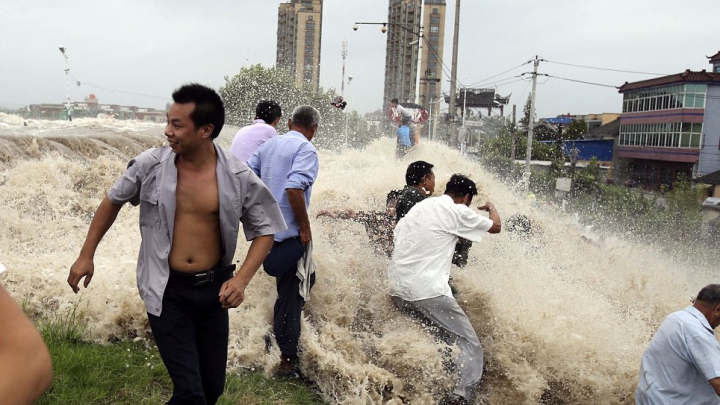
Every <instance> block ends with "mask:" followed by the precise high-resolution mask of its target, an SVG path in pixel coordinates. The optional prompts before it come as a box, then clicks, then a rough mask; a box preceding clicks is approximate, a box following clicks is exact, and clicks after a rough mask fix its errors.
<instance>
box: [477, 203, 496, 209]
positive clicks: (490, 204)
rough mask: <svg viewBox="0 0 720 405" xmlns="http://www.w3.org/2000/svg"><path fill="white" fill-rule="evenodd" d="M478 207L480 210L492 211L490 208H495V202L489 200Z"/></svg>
mask: <svg viewBox="0 0 720 405" xmlns="http://www.w3.org/2000/svg"><path fill="white" fill-rule="evenodd" d="M477 209H479V210H480V211H487V212H490V210H493V209H495V204H493V203H491V202H490V201H488V202H486V203H485V205H481V206H479V207H477Z"/></svg>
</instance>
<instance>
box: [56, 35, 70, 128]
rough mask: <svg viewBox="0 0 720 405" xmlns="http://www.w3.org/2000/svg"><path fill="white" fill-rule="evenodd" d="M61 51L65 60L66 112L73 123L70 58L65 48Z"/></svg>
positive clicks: (61, 48)
mask: <svg viewBox="0 0 720 405" xmlns="http://www.w3.org/2000/svg"><path fill="white" fill-rule="evenodd" d="M59 49H60V52H61V53H62V56H63V58H65V93H66V95H67V99H66V101H65V111H67V116H68V120H70V121H72V118H71V117H70V85H69V84H68V74H70V68H69V67H68V57H67V54H66V53H65V47H63V46H61V47H60V48H59Z"/></svg>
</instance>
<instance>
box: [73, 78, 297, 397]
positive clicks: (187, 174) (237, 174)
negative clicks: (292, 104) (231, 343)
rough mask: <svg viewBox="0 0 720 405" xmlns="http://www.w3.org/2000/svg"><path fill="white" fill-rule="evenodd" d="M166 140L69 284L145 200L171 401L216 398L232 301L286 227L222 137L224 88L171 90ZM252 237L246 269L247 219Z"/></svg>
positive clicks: (126, 179) (147, 156)
mask: <svg viewBox="0 0 720 405" xmlns="http://www.w3.org/2000/svg"><path fill="white" fill-rule="evenodd" d="M173 101H174V103H173V104H172V106H171V107H170V109H169V110H168V112H167V126H166V127H165V137H166V139H167V143H168V144H167V145H166V146H163V147H159V148H154V149H150V150H147V151H145V152H143V153H141V154H140V155H138V156H136V157H135V158H133V159H132V160H131V161H130V162H129V163H128V166H127V169H126V170H125V172H124V173H123V175H122V176H121V177H120V178H119V179H118V180H117V181H116V182H115V184H114V185H113V186H112V187H111V188H110V191H108V194H107V196H106V197H105V198H104V199H103V201H102V202H101V203H100V206H99V207H98V209H97V211H96V212H95V216H94V217H93V220H92V222H91V224H90V230H89V231H88V235H87V238H86V239H85V243H84V244H83V247H82V249H81V251H80V255H79V257H78V259H77V260H76V261H75V263H74V264H73V265H72V267H71V268H70V274H69V276H68V279H67V282H68V284H69V285H70V287H71V288H72V290H73V291H74V292H75V293H77V292H78V291H79V289H80V288H79V287H78V283H79V282H80V280H81V279H83V278H84V279H85V281H84V285H85V287H86V288H87V286H88V285H89V284H90V280H92V277H93V273H94V267H95V266H94V263H93V257H94V255H95V251H96V250H97V247H98V245H99V244H100V241H101V240H102V238H103V236H104V235H105V233H106V232H107V231H108V230H109V229H110V227H111V226H112V224H113V223H114V222H115V218H116V217H117V215H118V212H119V211H120V208H121V207H122V206H123V205H124V204H125V203H127V202H129V203H130V204H132V205H135V206H137V205H140V214H139V216H140V234H141V236H142V242H141V244H140V253H139V256H138V262H137V283H138V289H139V290H140V296H141V298H142V300H143V302H144V303H145V308H146V310H147V314H148V319H149V323H150V329H151V330H152V333H153V337H154V338H155V343H156V344H157V348H158V350H159V351H160V356H161V357H162V359H163V362H164V363H165V366H166V368H167V370H168V373H169V374H170V378H171V379H172V382H173V395H172V398H171V399H170V401H169V402H167V403H168V404H215V403H216V402H217V400H218V398H219V397H220V395H222V393H223V390H224V387H225V371H226V368H227V350H228V337H229V320H228V308H237V307H238V306H239V305H240V304H241V303H242V302H243V300H244V299H245V289H246V287H247V285H248V283H250V280H251V279H252V277H253V275H254V274H255V272H256V271H257V269H258V268H259V267H260V264H262V262H263V260H264V259H265V257H266V256H267V254H268V252H269V251H270V248H271V246H272V243H273V235H274V234H276V233H279V232H281V231H284V230H285V229H286V226H285V222H284V221H283V217H282V213H281V212H280V208H279V207H278V205H277V203H276V202H275V199H274V198H273V196H272V194H271V193H270V190H268V188H267V187H265V185H264V184H263V182H262V181H261V180H260V179H259V178H258V177H257V176H256V175H255V173H253V172H252V170H250V169H249V168H248V167H247V166H245V165H244V164H241V163H240V162H239V161H238V160H237V159H235V158H233V157H232V155H231V154H230V153H228V152H225V151H224V150H223V149H222V148H220V147H218V146H217V145H215V142H213V140H214V139H215V138H216V137H217V136H218V134H219V133H220V130H221V129H222V127H223V124H224V122H225V109H224V106H223V103H222V100H221V99H220V96H219V95H218V94H217V93H216V92H215V91H214V90H212V89H210V88H208V87H205V86H202V85H199V84H187V85H184V86H182V87H180V88H178V89H177V90H176V91H175V92H174V93H173ZM241 222H242V224H243V229H244V232H245V237H246V238H247V240H252V243H251V244H250V248H249V249H248V252H247V255H246V256H245V259H244V260H243V263H242V265H241V266H240V269H239V270H238V271H237V272H236V273H235V274H234V275H233V271H234V270H235V265H234V264H233V258H234V256H235V248H236V246H237V238H238V233H239V231H240V229H239V228H240V223H241Z"/></svg>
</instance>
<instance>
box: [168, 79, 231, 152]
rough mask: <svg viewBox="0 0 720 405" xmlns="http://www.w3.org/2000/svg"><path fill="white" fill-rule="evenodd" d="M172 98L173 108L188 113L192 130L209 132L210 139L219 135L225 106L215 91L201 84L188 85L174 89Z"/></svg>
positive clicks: (223, 123) (223, 122) (223, 120)
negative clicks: (179, 108)
mask: <svg viewBox="0 0 720 405" xmlns="http://www.w3.org/2000/svg"><path fill="white" fill-rule="evenodd" d="M172 98H173V101H174V104H173V106H176V105H179V106H182V108H181V109H182V110H183V112H188V115H189V119H190V121H192V125H193V129H196V130H200V129H204V130H209V131H210V138H212V139H215V138H217V137H218V135H220V131H221V130H222V128H223V125H225V106H224V105H223V102H222V99H221V98H220V96H219V95H218V94H217V93H216V92H215V90H213V89H211V88H209V87H207V86H203V85H201V84H197V83H190V84H185V85H183V86H181V87H179V88H178V89H176V90H175V91H174V92H173V94H172ZM173 106H171V107H170V109H172V108H173Z"/></svg>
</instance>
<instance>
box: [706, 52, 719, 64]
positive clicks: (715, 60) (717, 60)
mask: <svg viewBox="0 0 720 405" xmlns="http://www.w3.org/2000/svg"><path fill="white" fill-rule="evenodd" d="M708 59H710V63H713V62H720V52H718V53H716V54H715V55H713V56H708Z"/></svg>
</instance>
